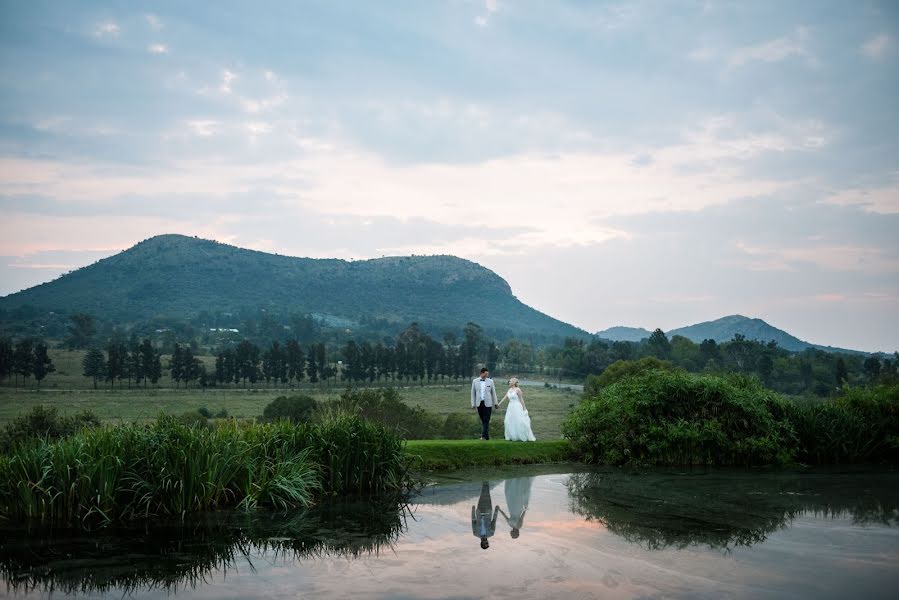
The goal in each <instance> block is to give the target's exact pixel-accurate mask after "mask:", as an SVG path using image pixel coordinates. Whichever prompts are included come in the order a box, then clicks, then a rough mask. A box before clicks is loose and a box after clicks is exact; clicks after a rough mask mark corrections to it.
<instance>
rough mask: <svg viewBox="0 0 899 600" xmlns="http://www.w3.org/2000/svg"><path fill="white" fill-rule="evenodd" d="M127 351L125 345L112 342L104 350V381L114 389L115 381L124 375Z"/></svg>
mask: <svg viewBox="0 0 899 600" xmlns="http://www.w3.org/2000/svg"><path fill="white" fill-rule="evenodd" d="M126 355H127V350H126V349H125V344H123V343H121V342H115V341H112V342H110V343H109V345H108V346H107V348H106V356H107V358H106V381H108V382H110V383H111V384H112V385H113V387H115V381H116V379H121V378H122V377H123V376H124V375H125V360H126Z"/></svg>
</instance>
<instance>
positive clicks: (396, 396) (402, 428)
mask: <svg viewBox="0 0 899 600" xmlns="http://www.w3.org/2000/svg"><path fill="white" fill-rule="evenodd" d="M331 408H332V410H337V411H338V412H343V413H349V414H357V415H359V416H361V417H363V418H364V419H367V420H369V421H374V422H376V423H381V424H382V425H385V426H386V427H388V428H389V429H391V430H393V431H395V432H396V433H397V434H398V435H400V436H401V437H403V438H405V439H407V440H427V439H433V438H435V437H437V436H438V435H439V434H440V431H441V430H442V428H443V426H444V425H445V422H444V420H443V419H442V418H440V417H439V416H438V415H436V414H434V413H431V412H428V411H427V410H425V409H423V408H421V407H420V406H409V405H407V404H405V403H404V402H403V401H402V398H401V397H400V393H399V391H398V390H397V389H396V388H382V389H361V390H359V389H353V388H347V389H346V390H345V391H344V392H343V393H342V394H341V395H340V399H339V400H337V401H335V403H333V405H332V407H331Z"/></svg>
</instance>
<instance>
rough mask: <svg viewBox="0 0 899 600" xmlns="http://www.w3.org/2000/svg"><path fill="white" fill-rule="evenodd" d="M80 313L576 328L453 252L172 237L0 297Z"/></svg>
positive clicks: (119, 319) (556, 332)
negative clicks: (361, 256) (307, 248)
mask: <svg viewBox="0 0 899 600" xmlns="http://www.w3.org/2000/svg"><path fill="white" fill-rule="evenodd" d="M22 307H33V309H36V310H38V311H56V312H58V313H67V314H68V313H78V312H83V313H88V314H91V315H94V316H95V317H97V318H99V319H101V320H104V321H109V322H114V323H116V324H120V325H121V324H127V323H134V322H146V321H149V320H151V319H154V318H158V317H167V318H172V319H190V318H191V317H194V316H195V315H197V314H200V313H203V312H205V313H208V314H216V313H238V312H241V311H243V312H247V311H248V310H253V309H258V308H264V309H267V310H269V311H273V312H279V313H284V314H287V313H299V314H313V315H321V316H322V317H323V318H326V319H330V320H331V321H332V322H345V323H347V324H353V323H358V322H360V321H364V320H373V319H379V320H385V321H388V322H393V323H402V324H407V323H410V322H413V321H417V322H419V323H421V324H427V325H430V326H434V327H437V326H450V327H453V328H455V327H457V326H459V324H464V323H466V322H468V321H472V320H475V321H477V322H478V323H479V324H481V326H482V327H484V328H485V329H490V330H494V331H496V330H505V331H510V332H511V331H516V332H522V333H535V334H541V335H553V336H566V335H577V336H586V332H584V331H582V330H580V329H578V328H576V327H573V326H571V325H568V324H566V323H563V322H561V321H558V320H556V319H553V318H552V317H549V316H547V315H545V314H543V313H541V312H539V311H537V310H534V309H533V308H530V307H529V306H527V305H525V304H523V303H521V302H520V301H519V300H518V299H517V298H516V297H515V296H514V295H513V294H512V290H511V289H510V287H509V284H508V283H506V281H505V280H504V279H502V278H501V277H499V276H498V275H497V274H496V273H494V272H492V271H490V270H489V269H486V268H484V267H482V266H480V265H478V264H476V263H473V262H471V261H468V260H464V259H461V258H456V257H453V256H406V257H389V258H381V259H374V260H363V261H345V260H337V259H312V258H295V257H289V256H281V255H278V254H267V253H265V252H257V251H253V250H246V249H243V248H237V247H234V246H229V245H226V244H220V243H218V242H214V241H209V240H201V239H196V238H191V237H186V236H181V235H161V236H157V237H154V238H151V239H148V240H145V241H143V242H141V243H139V244H137V245H136V246H134V247H132V248H130V249H128V250H125V251H123V252H121V253H119V254H117V255H115V256H111V257H109V258H106V259H103V260H101V261H98V262H97V263H94V264H93V265H90V266H87V267H84V268H81V269H78V270H76V271H73V272H71V273H68V274H66V275H64V276H62V277H60V278H59V279H56V280H55V281H52V282H49V283H45V284H42V285H39V286H36V287H33V288H30V289H28V290H24V291H22V292H18V293H16V294H11V295H9V296H6V297H4V298H0V310H2V311H6V312H7V313H9V312H10V311H14V310H16V309H20V310H21V309H22Z"/></svg>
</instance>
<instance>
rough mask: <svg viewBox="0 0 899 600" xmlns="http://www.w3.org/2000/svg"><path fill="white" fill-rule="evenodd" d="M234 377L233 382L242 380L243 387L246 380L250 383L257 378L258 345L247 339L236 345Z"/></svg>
mask: <svg viewBox="0 0 899 600" xmlns="http://www.w3.org/2000/svg"><path fill="white" fill-rule="evenodd" d="M234 378H235V382H238V381H241V380H243V384H244V387H246V385H247V380H249V382H250V384H251V385H252V384H254V383H256V382H257V381H258V380H259V346H257V345H256V344H254V343H253V342H251V341H249V340H244V341H242V342H241V343H240V344H238V345H237V352H236V355H235V374H234Z"/></svg>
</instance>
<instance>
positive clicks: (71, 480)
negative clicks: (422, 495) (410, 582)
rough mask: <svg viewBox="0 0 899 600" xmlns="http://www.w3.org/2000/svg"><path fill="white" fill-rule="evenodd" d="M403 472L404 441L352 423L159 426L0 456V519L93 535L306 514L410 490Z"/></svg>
mask: <svg viewBox="0 0 899 600" xmlns="http://www.w3.org/2000/svg"><path fill="white" fill-rule="evenodd" d="M407 463H408V460H407V458H406V456H405V453H404V452H403V442H402V440H401V439H400V438H398V437H397V436H396V435H394V434H393V433H392V432H390V431H389V430H387V429H386V428H385V427H383V426H381V425H378V424H374V423H369V422H366V421H364V420H363V419H361V418H359V417H356V416H353V415H337V416H335V417H333V418H330V419H327V420H325V421H323V422H321V423H318V424H315V425H300V426H294V425H292V424H290V423H289V422H284V421H282V422H278V423H271V424H244V425H241V424H238V423H236V422H234V421H231V422H227V423H225V424H222V425H220V426H218V427H212V428H210V427H194V426H189V425H186V424H184V423H182V422H180V421H179V420H178V419H177V418H173V417H167V416H160V418H159V419H158V420H157V421H156V422H155V423H152V424H149V425H137V424H129V425H122V426H118V427H112V426H107V427H101V428H96V429H91V430H84V431H82V432H80V433H78V434H75V435H72V436H70V437H68V438H63V439H59V440H56V441H46V442H43V443H39V444H32V445H23V446H19V447H16V448H15V449H14V450H13V451H12V452H11V453H10V454H9V455H6V456H0V518H2V519H5V520H18V519H25V520H35V521H43V522H54V523H80V524H82V525H94V524H104V523H109V522H112V521H121V520H128V519H134V518H138V517H148V516H161V515H184V514H186V513H190V512H196V511H203V510H211V509H223V508H228V507H236V506H239V507H241V508H244V509H252V508H255V507H257V506H271V507H275V508H279V509H287V508H293V507H305V506H309V505H310V504H311V503H312V502H313V500H314V498H316V497H317V496H320V495H321V494H322V493H326V494H331V495H336V494H367V493H375V492H386V491H391V490H401V489H406V488H407V487H408V486H409V485H410V481H411V478H410V476H409V472H408V465H407Z"/></svg>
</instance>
